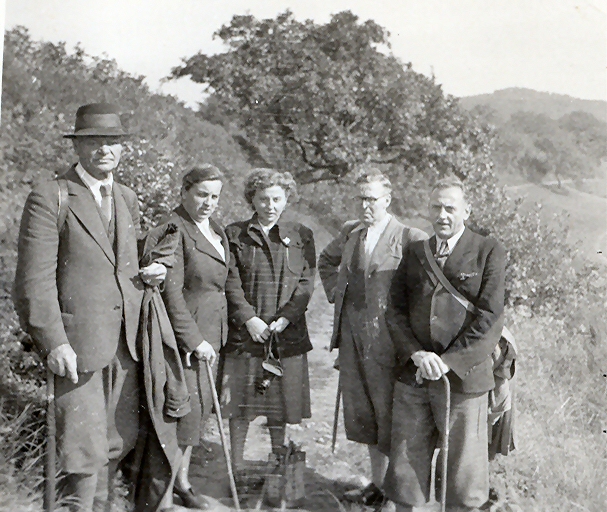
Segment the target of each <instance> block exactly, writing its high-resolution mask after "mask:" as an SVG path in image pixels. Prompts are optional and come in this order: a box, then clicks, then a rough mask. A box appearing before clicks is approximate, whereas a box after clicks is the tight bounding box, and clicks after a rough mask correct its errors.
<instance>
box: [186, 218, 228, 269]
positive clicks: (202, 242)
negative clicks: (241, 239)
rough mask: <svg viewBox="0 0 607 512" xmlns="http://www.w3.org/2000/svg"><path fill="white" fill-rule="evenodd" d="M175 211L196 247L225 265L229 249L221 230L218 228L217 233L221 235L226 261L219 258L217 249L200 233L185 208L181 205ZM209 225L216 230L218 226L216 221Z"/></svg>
mask: <svg viewBox="0 0 607 512" xmlns="http://www.w3.org/2000/svg"><path fill="white" fill-rule="evenodd" d="M176 211H177V214H178V215H179V216H180V217H181V220H182V221H183V227H184V229H185V232H186V233H187V235H188V236H189V237H190V238H191V239H192V240H193V241H194V244H195V245H196V249H197V250H199V251H200V252H204V253H205V254H207V255H208V256H210V257H211V258H213V259H216V260H217V261H219V262H221V263H222V264H224V265H226V264H227V258H228V253H229V251H228V249H227V248H226V247H227V239H226V237H225V233H224V232H223V230H222V229H220V231H221V233H218V234H219V235H220V236H221V243H222V245H223V248H224V251H225V255H226V261H224V260H223V259H222V258H221V255H220V254H219V253H218V252H217V249H215V247H213V244H212V243H211V242H209V241H208V240H207V237H206V236H204V235H203V234H202V233H201V231H200V229H198V226H197V225H196V224H195V223H194V221H193V220H192V218H191V217H190V215H189V214H188V212H187V211H186V210H185V208H183V206H179V207H178V208H177V210H176ZM211 227H212V228H213V231H216V229H217V228H218V227H219V226H218V225H217V223H215V222H212V224H211Z"/></svg>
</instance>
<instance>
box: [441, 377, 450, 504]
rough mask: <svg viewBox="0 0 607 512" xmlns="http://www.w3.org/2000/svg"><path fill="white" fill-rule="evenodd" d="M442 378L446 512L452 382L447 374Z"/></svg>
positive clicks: (444, 498) (443, 481) (443, 492)
mask: <svg viewBox="0 0 607 512" xmlns="http://www.w3.org/2000/svg"><path fill="white" fill-rule="evenodd" d="M441 378H442V380H443V384H444V387H445V425H444V430H443V443H442V446H441V452H442V453H441V461H442V472H441V492H440V506H441V512H445V511H446V510H447V456H448V454H449V421H450V418H449V417H450V415H451V383H450V382H449V377H447V375H443V376H442V377H441Z"/></svg>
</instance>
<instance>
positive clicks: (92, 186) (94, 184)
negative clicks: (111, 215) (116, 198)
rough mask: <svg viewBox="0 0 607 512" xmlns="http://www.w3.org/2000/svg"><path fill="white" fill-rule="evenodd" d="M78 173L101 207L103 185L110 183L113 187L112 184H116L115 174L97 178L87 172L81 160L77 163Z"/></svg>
mask: <svg viewBox="0 0 607 512" xmlns="http://www.w3.org/2000/svg"><path fill="white" fill-rule="evenodd" d="M76 174H78V176H79V177H80V179H81V180H82V181H83V182H84V184H85V185H86V186H87V187H88V189H89V190H90V191H91V193H92V194H93V197H94V198H95V202H96V203H97V206H99V208H101V187H102V186H103V185H109V186H110V189H111V188H112V185H113V184H114V175H113V174H112V173H110V174H109V175H108V177H107V178H106V179H104V180H98V179H97V178H94V177H93V176H91V175H90V174H89V173H88V172H86V170H85V169H84V167H82V164H81V163H80V162H78V163H77V164H76Z"/></svg>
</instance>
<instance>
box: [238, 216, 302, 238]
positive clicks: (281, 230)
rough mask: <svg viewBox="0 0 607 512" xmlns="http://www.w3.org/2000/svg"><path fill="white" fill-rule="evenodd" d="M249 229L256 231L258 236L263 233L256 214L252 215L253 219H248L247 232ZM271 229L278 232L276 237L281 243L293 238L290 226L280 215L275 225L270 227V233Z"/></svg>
mask: <svg viewBox="0 0 607 512" xmlns="http://www.w3.org/2000/svg"><path fill="white" fill-rule="evenodd" d="M251 229H253V230H255V231H257V232H258V233H260V234H262V232H263V231H262V228H261V224H260V223H259V218H258V216H257V214H256V213H254V214H253V217H251V218H250V219H249V225H248V227H247V230H248V231H250V230H251ZM273 229H277V230H278V236H279V237H280V239H281V240H282V241H283V242H284V241H285V240H290V236H293V233H292V231H293V230H292V224H291V223H290V222H289V221H288V220H284V218H283V216H282V215H281V216H280V217H279V219H278V221H277V222H276V224H274V225H273V226H272V228H271V229H270V231H272V230H273Z"/></svg>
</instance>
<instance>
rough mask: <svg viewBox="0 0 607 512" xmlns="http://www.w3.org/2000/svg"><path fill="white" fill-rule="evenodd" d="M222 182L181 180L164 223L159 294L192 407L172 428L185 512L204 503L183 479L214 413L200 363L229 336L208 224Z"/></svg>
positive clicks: (219, 242)
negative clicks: (173, 240) (170, 242)
mask: <svg viewBox="0 0 607 512" xmlns="http://www.w3.org/2000/svg"><path fill="white" fill-rule="evenodd" d="M224 181H225V178H224V175H223V173H222V172H221V171H220V170H219V169H218V168H217V167H215V166H213V165H209V164H205V165H202V166H200V167H195V168H193V169H191V170H190V171H188V172H187V173H186V174H184V176H183V177H182V187H181V205H180V206H178V207H177V208H176V209H175V210H174V211H173V213H172V214H171V216H170V217H169V219H168V220H167V223H173V224H175V225H176V226H177V228H178V229H179V233H180V237H179V245H178V247H177V250H176V251H175V256H176V257H175V264H174V266H173V268H169V270H168V273H167V277H166V280H165V284H164V290H163V292H162V296H163V299H164V302H165V304H166V309H167V312H168V314H169V318H170V320H171V325H172V326H173V331H174V332H175V338H176V339H177V345H178V347H179V349H180V352H181V354H182V362H183V366H184V371H185V377H186V382H187V386H188V391H189V392H190V405H191V407H192V412H190V413H189V414H188V415H186V416H184V417H183V418H181V419H180V420H179V423H178V425H177V441H178V444H179V446H180V448H181V450H182V451H183V458H182V461H181V467H180V469H179V472H178V473H177V476H176V479H175V487H174V492H175V494H177V495H178V496H179V497H180V498H181V500H182V502H183V504H184V505H185V506H186V507H187V508H195V509H203V510H206V509H207V508H208V507H207V503H206V501H205V499H204V496H201V495H197V494H195V493H194V491H193V490H192V486H191V484H190V482H189V477H188V473H189V466H190V458H191V455H192V447H193V446H198V445H199V444H200V438H201V435H202V432H203V429H204V424H205V422H206V420H207V419H208V417H209V414H210V413H211V410H212V407H213V400H212V395H211V389H210V387H209V385H208V380H207V376H206V368H205V366H206V363H205V361H210V363H211V364H213V363H214V362H215V360H216V357H217V353H218V352H219V349H220V348H221V346H222V345H223V344H224V343H225V341H226V338H227V333H228V318H227V317H228V310H227V303H226V296H225V283H226V279H227V276H228V265H229V260H230V251H229V250H228V240H227V238H226V235H225V232H224V230H223V229H222V228H221V226H219V224H217V223H216V222H215V221H214V220H213V219H212V218H211V216H212V215H213V213H214V212H215V210H216V208H217V205H218V202H219V197H220V194H221V189H222V187H223V183H224Z"/></svg>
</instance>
